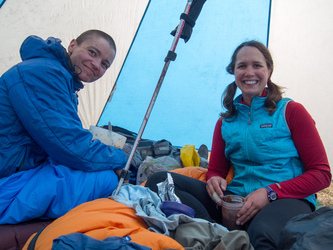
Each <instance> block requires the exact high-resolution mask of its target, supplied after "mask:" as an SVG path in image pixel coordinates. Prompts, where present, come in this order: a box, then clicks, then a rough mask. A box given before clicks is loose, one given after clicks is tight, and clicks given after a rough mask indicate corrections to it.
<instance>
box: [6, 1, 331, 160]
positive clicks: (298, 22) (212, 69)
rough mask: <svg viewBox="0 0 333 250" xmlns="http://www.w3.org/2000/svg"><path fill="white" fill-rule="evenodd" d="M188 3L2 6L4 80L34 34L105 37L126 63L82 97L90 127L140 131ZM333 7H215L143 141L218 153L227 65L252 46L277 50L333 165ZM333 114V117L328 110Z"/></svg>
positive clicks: (282, 77) (278, 73)
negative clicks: (215, 144)
mask: <svg viewBox="0 0 333 250" xmlns="http://www.w3.org/2000/svg"><path fill="white" fill-rule="evenodd" d="M185 5H186V0H184V1H180V0H121V1H119V0H99V1H89V0H71V1H66V0H58V1H51V0H34V1H29V0H0V23H1V24H2V25H1V26H0V34H1V39H0V54H1V59H2V60H0V75H2V74H3V73H4V72H5V71H6V70H7V69H9V68H10V67H11V66H13V65H14V64H16V63H18V62H20V61H21V60H20V55H19V48H20V45H21V43H22V42H23V40H24V39H25V38H26V37H27V36H29V35H37V36H40V37H42V38H43V39H46V38H48V37H50V36H53V37H58V38H60V39H61V40H62V43H63V46H64V47H67V46H68V45H69V43H70V41H71V39H73V38H75V37H77V36H78V35H79V34H81V33H82V32H83V31H85V30H88V29H101V30H103V31H105V32H107V33H109V34H110V35H111V36H112V37H113V38H114V40H115V42H116V46H117V55H116V58H115V60H114V62H113V64H112V66H111V68H110V69H109V70H108V72H106V74H105V76H104V77H102V78H101V79H100V80H98V81H96V82H95V83H89V84H85V87H84V89H83V90H81V91H80V92H79V111H78V112H79V116H80V118H81V120H82V124H83V126H84V128H87V129H88V128H89V126H91V125H93V126H103V125H107V124H108V123H109V122H110V123H111V124H112V125H113V126H120V127H123V128H125V129H128V130H130V131H134V132H138V131H139V129H140V125H141V123H142V121H143V119H144V116H145V113H146V111H147V108H148V105H149V102H150V101H151V98H152V95H153V92H154V90H155V87H156V84H157V82H158V79H159V77H160V75H161V71H162V69H163V65H164V59H165V57H166V55H167V53H168V51H169V49H170V46H171V44H172V40H173V38H174V37H173V36H172V35H170V32H171V31H172V30H174V28H175V27H176V26H177V25H178V24H179V19H180V14H181V13H182V12H183V11H184V7H185ZM332 9H333V1H330V0H293V1H288V0H252V1H243V0H234V1H223V0H207V1H206V3H205V5H204V7H203V9H202V11H201V13H200V16H199V18H198V19H197V21H196V24H195V26H194V28H193V32H192V35H191V38H190V40H189V41H188V42H186V43H185V42H184V41H183V40H180V41H179V43H178V46H177V48H176V51H175V52H176V54H177V58H176V60H175V61H172V62H171V63H170V67H169V68H168V71H167V74H166V76H165V78H164V81H163V84H162V87H161V90H160V93H159V95H158V97H157V99H156V103H155V105H154V108H153V110H152V113H151V115H150V117H149V121H148V123H147V126H146V128H145V130H144V133H143V135H142V138H147V139H152V140H160V139H166V140H169V141H170V142H171V143H172V144H173V145H174V146H179V147H182V146H184V145H187V144H192V145H195V147H196V148H198V147H199V146H200V145H202V144H205V145H207V146H208V148H209V149H210V148H211V144H212V136H213V130H214V127H215V123H216V121H217V119H218V118H219V114H220V113H221V112H222V111H223V109H222V106H221V96H222V93H223V91H224V89H225V87H226V86H227V85H228V84H229V83H230V82H232V81H233V76H231V75H229V74H228V73H227V72H226V70H225V67H226V66H227V65H228V63H229V61H230V57H231V54H232V52H233V50H234V49H235V48H236V47H237V45H238V44H240V43H241V42H243V41H246V40H252V39H254V40H258V41H260V42H262V43H264V44H265V45H267V46H268V48H269V49H270V51H271V53H272V56H273V59H274V63H275V67H274V73H273V76H272V80H273V81H274V82H276V83H277V84H279V85H281V86H283V87H285V89H284V90H285V96H287V97H290V98H292V99H293V100H295V101H297V102H300V103H302V104H303V105H304V106H305V108H306V109H307V110H308V111H309V113H310V114H311V115H312V117H313V119H314V120H315V122H316V126H317V128H318V131H319V133H320V135H321V138H322V140H323V143H324V145H325V148H326V151H327V155H328V158H329V161H330V162H331V165H332V162H333V136H332V132H331V129H332V127H333V116H330V113H329V112H330V110H331V109H332V108H333V99H332V98H331V94H332V93H333V85H332V84H331V83H330V81H327V79H330V72H331V71H332V68H333V61H332V60H331V53H329V51H331V47H330V46H331V44H333V32H332V31H333V29H332V15H331V10H332ZM326 108H327V109H328V110H329V111H328V112H323V111H322V110H323V109H326Z"/></svg>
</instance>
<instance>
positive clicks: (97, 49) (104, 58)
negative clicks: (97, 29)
mask: <svg viewBox="0 0 333 250" xmlns="http://www.w3.org/2000/svg"><path fill="white" fill-rule="evenodd" d="M68 54H69V57H70V59H71V62H72V65H73V67H74V70H75V73H77V76H78V78H79V79H80V80H81V81H83V82H94V81H96V80H97V79H99V78H101V77H102V76H103V75H104V73H105V72H106V70H107V69H108V68H109V67H110V66H111V64H112V61H113V59H114V57H115V50H114V49H113V48H112V47H111V46H110V44H109V43H108V42H107V41H106V40H105V39H104V38H102V37H98V36H94V37H92V38H90V39H87V40H85V41H84V42H82V43H81V44H78V43H77V42H76V40H75V39H73V40H72V41H71V43H70V45H69V47H68Z"/></svg>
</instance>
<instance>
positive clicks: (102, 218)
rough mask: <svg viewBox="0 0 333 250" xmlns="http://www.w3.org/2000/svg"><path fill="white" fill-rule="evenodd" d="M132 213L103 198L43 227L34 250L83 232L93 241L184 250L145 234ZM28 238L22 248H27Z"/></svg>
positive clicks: (142, 224)
mask: <svg viewBox="0 0 333 250" xmlns="http://www.w3.org/2000/svg"><path fill="white" fill-rule="evenodd" d="M135 213H136V211H135V210H134V209H133V208H131V207H129V206H126V205H123V204H121V203H119V202H116V201H114V200H111V199H108V198H103V199H97V200H94V201H91V202H87V203H84V204H82V205H80V206H78V207H76V208H74V209H72V210H71V211H69V212H68V213H66V214H65V215H64V216H62V217H60V218H59V219H57V220H55V221H54V222H52V223H51V224H50V225H49V226H47V227H46V228H45V229H44V230H43V232H42V233H41V234H40V235H39V237H38V239H37V241H36V245H35V249H43V250H45V249H51V248H52V244H53V240H54V239H56V238H58V237H59V236H61V235H67V234H71V233H83V234H86V235H88V236H90V237H92V238H95V239H97V240H101V241H102V240H104V239H106V238H108V237H113V236H118V237H124V236H127V235H128V236H130V237H131V239H132V240H131V241H132V242H135V243H137V244H140V245H144V246H147V247H150V248H152V249H167V248H171V249H184V248H183V247H182V246H181V245H180V244H179V243H178V242H177V241H175V240H173V239H172V238H170V237H168V236H166V235H163V234H159V233H155V232H151V231H148V230H147V228H148V226H147V224H146V223H145V221H144V220H143V219H142V218H141V217H139V216H137V215H135ZM33 237H34V235H32V236H31V237H30V238H29V240H28V241H27V243H26V244H25V246H24V248H23V249H27V248H28V245H29V243H30V241H31V240H32V238H33Z"/></svg>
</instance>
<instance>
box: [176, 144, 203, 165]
mask: <svg viewBox="0 0 333 250" xmlns="http://www.w3.org/2000/svg"><path fill="white" fill-rule="evenodd" d="M180 159H181V160H182V163H183V165H184V167H193V166H199V164H200V156H199V154H198V153H197V151H196V150H195V147H194V145H185V146H184V147H182V148H181V149H180Z"/></svg>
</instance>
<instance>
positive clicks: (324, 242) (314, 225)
mask: <svg viewBox="0 0 333 250" xmlns="http://www.w3.org/2000/svg"><path fill="white" fill-rule="evenodd" d="M332 246H333V208H332V207H321V208H319V209H318V210H316V211H315V212H313V213H310V214H301V215H298V216H295V217H294V218H292V219H291V220H290V221H289V222H288V223H287V225H286V226H285V227H284V228H283V229H282V231H281V235H280V243H279V247H278V249H303V250H310V249H332Z"/></svg>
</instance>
